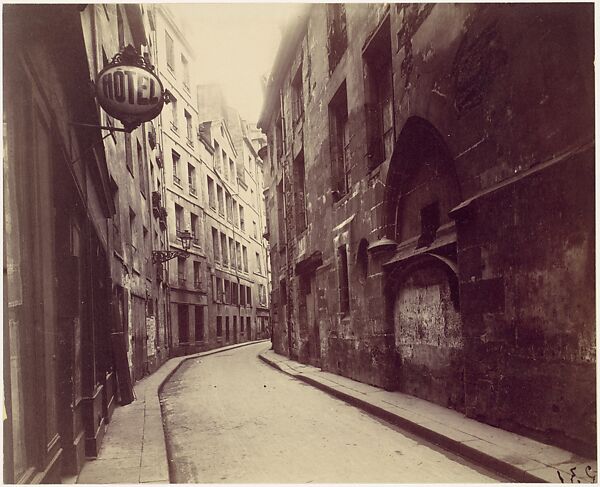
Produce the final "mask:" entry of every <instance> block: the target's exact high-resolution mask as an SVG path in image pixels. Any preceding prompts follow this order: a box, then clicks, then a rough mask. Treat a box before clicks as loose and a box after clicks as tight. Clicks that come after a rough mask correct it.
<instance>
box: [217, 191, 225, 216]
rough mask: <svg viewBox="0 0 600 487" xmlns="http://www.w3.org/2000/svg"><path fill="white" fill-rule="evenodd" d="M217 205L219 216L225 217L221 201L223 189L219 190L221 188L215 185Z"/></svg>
mask: <svg viewBox="0 0 600 487" xmlns="http://www.w3.org/2000/svg"><path fill="white" fill-rule="evenodd" d="M217 203H218V205H219V215H221V216H224V215H225V209H224V206H225V203H224V200H223V188H221V186H219V185H217Z"/></svg>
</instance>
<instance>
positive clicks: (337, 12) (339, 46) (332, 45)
mask: <svg viewBox="0 0 600 487" xmlns="http://www.w3.org/2000/svg"><path fill="white" fill-rule="evenodd" d="M347 45H348V38H347V36H346V6H345V5H344V4H343V3H330V4H327V54H328V58H329V72H330V73H332V72H333V70H334V69H335V67H336V66H337V65H338V63H339V62H340V59H341V58H342V56H343V54H344V52H345V51H346V47H347Z"/></svg>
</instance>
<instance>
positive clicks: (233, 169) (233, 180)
mask: <svg viewBox="0 0 600 487" xmlns="http://www.w3.org/2000/svg"><path fill="white" fill-rule="evenodd" d="M229 174H230V176H231V182H232V183H235V164H234V163H233V161H232V160H231V159H229Z"/></svg>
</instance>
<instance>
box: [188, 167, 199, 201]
mask: <svg viewBox="0 0 600 487" xmlns="http://www.w3.org/2000/svg"><path fill="white" fill-rule="evenodd" d="M188 187H189V191H190V195H192V196H196V195H197V191H196V168H195V167H194V166H192V165H191V164H188Z"/></svg>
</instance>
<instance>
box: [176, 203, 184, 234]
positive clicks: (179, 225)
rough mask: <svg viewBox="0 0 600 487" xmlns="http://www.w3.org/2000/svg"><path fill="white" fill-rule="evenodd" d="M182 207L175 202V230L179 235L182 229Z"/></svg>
mask: <svg viewBox="0 0 600 487" xmlns="http://www.w3.org/2000/svg"><path fill="white" fill-rule="evenodd" d="M183 225H184V224H183V207H181V206H179V205H178V204H177V203H175V232H176V235H179V233H180V232H182V231H183Z"/></svg>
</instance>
